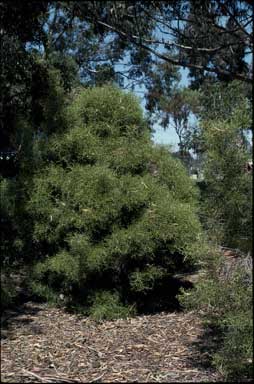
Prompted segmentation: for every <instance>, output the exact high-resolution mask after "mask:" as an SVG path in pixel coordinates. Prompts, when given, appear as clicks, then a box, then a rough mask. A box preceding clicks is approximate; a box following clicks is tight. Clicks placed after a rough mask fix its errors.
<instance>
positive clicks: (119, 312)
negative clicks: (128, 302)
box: [88, 291, 135, 320]
mask: <svg viewBox="0 0 254 384" xmlns="http://www.w3.org/2000/svg"><path fill="white" fill-rule="evenodd" d="M89 303H90V308H89V310H88V314H89V315H90V317H92V318H93V319H95V320H103V319H108V320H113V319H116V318H126V317H128V316H131V315H134V314H135V308H134V307H133V306H132V307H131V306H124V305H123V304H121V301H120V298H119V294H118V293H117V292H113V293H112V292H109V291H102V292H96V294H95V295H92V296H91V297H89Z"/></svg>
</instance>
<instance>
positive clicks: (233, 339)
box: [180, 249, 253, 382]
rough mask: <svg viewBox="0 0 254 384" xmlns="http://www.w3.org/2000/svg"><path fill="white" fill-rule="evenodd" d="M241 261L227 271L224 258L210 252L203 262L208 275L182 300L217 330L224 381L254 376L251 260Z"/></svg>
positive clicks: (216, 362) (216, 356)
mask: <svg viewBox="0 0 254 384" xmlns="http://www.w3.org/2000/svg"><path fill="white" fill-rule="evenodd" d="M240 261H241V262H240V263H238V264H236V265H235V266H234V267H233V268H232V267H231V268H230V269H231V270H230V269H229V270H228V271H227V272H226V269H225V266H224V267H223V265H224V261H223V259H222V257H221V255H220V254H219V253H218V252H216V251H214V250H212V249H210V251H209V252H208V253H207V258H206V260H205V263H204V268H205V270H206V273H205V274H203V277H202V278H201V279H200V281H199V282H198V284H197V285H196V286H195V289H193V290H192V291H191V292H185V293H184V294H183V295H182V296H181V300H180V301H181V303H182V304H183V305H185V307H186V308H187V309H191V310H196V311H198V313H199V315H201V316H202V317H203V318H204V319H205V320H206V323H207V325H208V326H210V327H215V329H216V332H217V337H218V335H220V338H219V342H217V343H216V345H215V350H214V351H213V355H212V359H213V364H214V365H215V366H216V368H217V369H218V370H220V371H221V373H222V374H223V375H224V376H225V379H227V380H236V381H239V382H241V381H245V380H246V379H251V378H252V376H253V365H252V359H253V311H252V303H253V290H252V263H251V257H250V256H249V257H247V258H245V259H243V260H241V259H240ZM243 261H244V262H243ZM225 272H226V273H225Z"/></svg>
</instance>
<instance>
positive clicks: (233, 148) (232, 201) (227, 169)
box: [201, 82, 253, 252]
mask: <svg viewBox="0 0 254 384" xmlns="http://www.w3.org/2000/svg"><path fill="white" fill-rule="evenodd" d="M245 93H246V90H245V89H243V85H242V84H239V83H238V82H233V83H232V84H230V85H229V86H227V87H225V86H224V87H223V86H221V85H220V86H218V85H217V86H213V87H212V88H211V90H210V93H209V95H208V96H206V98H207V99H208V98H210V95H213V97H214V98H217V99H216V101H215V106H214V107H213V108H212V107H209V108H208V111H206V113H204V116H203V117H202V119H201V128H202V132H203V135H202V139H203V141H204V143H205V146H206V153H205V161H204V178H205V183H206V189H205V192H204V194H203V200H204V204H203V206H202V215H203V216H204V223H205V226H206V228H207V229H208V232H209V235H210V237H214V238H216V240H217V241H218V242H219V244H221V245H226V246H229V247H232V248H240V249H241V250H242V251H244V252H248V251H251V250H252V232H253V230H252V172H247V170H246V164H247V161H249V160H251V156H252V155H251V148H250V142H251V135H250V127H251V104H250V102H249V100H248V99H247V97H246V95H245ZM210 103H211V101H210Z"/></svg>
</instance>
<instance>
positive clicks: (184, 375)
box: [1, 302, 221, 383]
mask: <svg viewBox="0 0 254 384" xmlns="http://www.w3.org/2000/svg"><path fill="white" fill-rule="evenodd" d="M21 308H22V309H21V310H20V311H19V312H18V313H16V314H12V316H10V317H9V318H8V319H7V320H6V321H5V322H4V324H3V329H2V339H1V382H18V383H31V382H33V383H35V382H36V383H72V382H73V383H74V382H77V383H78V382H116V383H117V382H167V383H170V382H215V381H221V377H220V376H219V374H218V373H217V372H215V371H214V370H212V369H211V368H210V367H209V366H204V365H202V362H203V361H205V360H206V359H207V356H206V355H207V352H204V353H202V354H201V352H200V350H199V349H198V348H197V347H195V343H198V342H199V340H200V339H201V338H202V334H203V332H204V330H203V328H202V325H201V321H200V320H199V318H198V317H197V316H196V315H195V314H194V313H192V312H189V313H181V312H173V313H164V312H163V313H159V314H155V315H147V316H145V315H144V316H137V317H134V318H128V319H125V320H123V319H120V320H115V321H103V322H95V321H93V320H91V319H89V318H86V317H81V316H78V315H73V314H69V313H67V312H65V311H64V310H62V309H59V308H53V307H49V306H47V305H46V304H38V303H33V302H27V303H25V304H24V305H23V307H21Z"/></svg>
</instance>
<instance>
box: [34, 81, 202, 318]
mask: <svg viewBox="0 0 254 384" xmlns="http://www.w3.org/2000/svg"><path fill="white" fill-rule="evenodd" d="M66 115H67V116H68V119H69V120H68V121H69V123H68V124H69V130H68V131H67V132H66V133H64V134H58V135H57V136H54V137H52V138H51V139H50V141H49V147H48V158H49V159H50V161H45V165H44V167H43V168H42V169H40V171H39V172H38V173H37V175H36V176H35V177H34V184H33V188H32V191H31V195H30V200H29V203H28V206H27V209H28V212H30V214H31V217H32V218H33V222H34V231H33V241H34V242H35V243H36V244H37V249H38V252H39V253H40V254H42V255H43V257H42V259H41V261H40V262H39V264H38V265H37V266H35V269H34V276H33V287H34V289H35V290H36V291H37V293H38V292H42V294H43V289H42V287H43V286H45V287H46V291H45V294H43V295H44V297H45V295H46V296H47V297H49V296H50V295H49V291H50V290H51V291H52V297H53V296H54V295H56V297H57V295H60V294H63V295H64V297H65V298H66V302H67V301H68V302H69V303H72V304H73V303H74V302H75V301H76V302H78V303H79V305H82V304H83V305H84V307H85V306H87V305H89V299H88V298H89V297H91V296H93V295H95V297H97V296H96V294H97V292H104V291H105V292H116V294H117V295H119V296H117V297H118V298H117V300H116V299H114V303H118V301H119V303H118V304H114V305H113V304H112V305H113V308H115V312H116V316H118V314H119V313H123V310H122V309H121V310H118V309H117V308H118V306H120V307H121V306H122V305H126V308H128V300H130V297H133V294H134V293H135V292H136V293H137V294H141V293H142V292H143V293H145V292H146V291H147V290H151V289H153V288H154V287H156V285H157V284H158V282H160V281H161V279H162V276H164V277H165V276H167V275H169V276H170V275H172V274H173V273H175V272H176V271H179V270H186V269H188V268H191V267H192V266H193V264H194V259H195V257H196V250H197V249H198V247H199V246H198V244H199V241H200V234H201V227H200V224H199V221H198V218H197V214H196V210H197V207H196V202H197V190H196V188H195V187H194V184H193V183H192V181H191V180H190V179H189V178H188V175H187V173H186V172H185V170H184V168H183V166H182V165H181V163H180V162H179V161H178V160H176V159H173V158H172V157H171V155H170V154H169V152H168V151H167V150H166V149H164V148H160V147H155V146H153V145H152V142H151V140H150V138H149V127H148V125H147V123H146V121H145V119H144V118H143V116H142V110H141V108H140V106H139V104H138V102H137V100H136V99H135V98H134V97H133V95H131V94H126V93H123V92H122V91H120V90H119V89H117V88H111V87H104V88H99V89H97V88H94V89H86V90H84V91H83V92H82V93H79V94H78V95H77V97H76V98H75V99H74V100H73V103H72V105H71V106H70V107H69V109H68V110H67V111H66ZM36 286H37V288H36ZM98 294H99V295H100V293H98ZM103 295H104V294H103ZM105 295H106V294H105ZM98 297H101V296H98ZM102 297H103V298H104V296H102ZM109 297H110V299H109V302H111V296H109ZM113 297H114V298H115V297H116V296H113ZM98 300H99V301H100V300H101V301H100V302H102V301H103V300H102V299H98ZM98 300H97V299H96V300H95V301H94V303H93V304H92V308H93V309H92V311H93V313H96V309H95V308H96V306H97V304H98V303H99V301H98ZM112 300H113V299H112ZM72 304H71V305H72ZM98 306H100V308H101V309H100V310H99V312H98V313H100V312H101V313H102V315H101V316H102V317H103V316H104V317H105V316H106V315H107V314H108V313H111V314H112V313H113V309H112V310H111V312H108V309H107V308H108V306H106V307H105V308H104V307H103V306H102V307H101V305H99V304H98ZM120 307H119V308H120ZM119 311H120V312H119ZM111 314H110V316H111ZM96 316H97V317H100V315H96Z"/></svg>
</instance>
